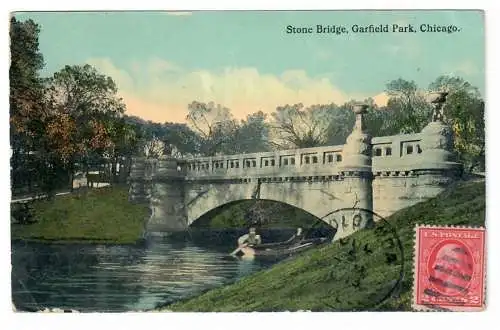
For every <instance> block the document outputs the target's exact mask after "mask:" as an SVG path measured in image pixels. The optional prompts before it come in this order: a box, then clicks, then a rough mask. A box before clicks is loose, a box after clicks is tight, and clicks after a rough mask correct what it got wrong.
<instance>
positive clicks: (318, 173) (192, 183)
mask: <svg viewBox="0 0 500 330" xmlns="http://www.w3.org/2000/svg"><path fill="white" fill-rule="evenodd" d="M443 99H444V97H443V94H442V93H436V94H432V95H431V99H430V102H431V103H432V104H433V106H434V115H433V119H432V121H431V122H430V123H429V124H428V125H427V126H426V127H425V128H424V129H423V130H422V132H421V133H418V134H406V135H394V136H383V137H374V138H372V137H371V136H370V135H369V134H368V132H366V130H365V123H364V114H365V113H366V112H367V107H366V106H365V105H358V106H355V107H354V112H355V114H356V121H355V124H354V128H353V130H352V133H351V134H350V135H349V136H348V138H347V141H346V144H345V145H338V146H325V147H317V148H304V149H295V150H280V151H274V152H262V153H249V154H240V155H223V156H214V157H198V158H191V159H174V158H171V157H163V158H160V159H144V158H136V159H134V161H133V164H132V169H131V174H130V178H129V181H130V193H129V198H130V201H131V202H145V203H149V205H150V209H151V216H150V219H149V222H148V224H147V230H148V231H149V232H171V231H181V230H186V229H187V228H188V226H190V225H191V224H192V223H193V222H194V221H196V220H197V219H199V218H200V217H201V216H202V215H204V214H205V213H207V212H209V211H211V210H214V209H216V208H219V207H223V206H225V205H226V204H228V203H233V202H238V201H241V200H248V199H266V200H273V201H277V202H281V203H286V204H289V205H291V206H294V207H298V208H300V209H302V210H304V211H306V212H309V213H311V214H312V215H314V216H316V217H318V218H319V219H322V220H323V221H325V222H327V223H329V224H330V225H332V226H334V227H336V228H337V234H336V235H335V239H338V238H341V237H345V236H347V235H350V234H351V233H352V232H354V231H356V230H358V229H360V228H363V227H365V226H367V225H368V224H369V223H370V221H372V220H373V219H370V218H368V217H367V216H366V214H367V212H361V213H360V212H359V210H356V209H354V210H347V211H345V212H344V215H343V216H342V224H341V225H339V220H340V219H338V217H339V216H338V214H336V217H337V219H334V218H333V216H331V215H330V214H331V213H332V212H333V211H335V210H338V209H342V208H353V207H354V208H361V209H368V210H373V211H374V212H375V213H376V214H378V215H380V216H383V217H386V216H389V215H391V214H393V213H394V212H396V211H398V210H400V209H402V208H405V207H408V206H411V205H414V204H416V203H418V202H421V201H423V200H426V199H428V198H431V197H434V196H436V195H437V194H439V193H440V192H441V191H443V190H444V189H445V188H446V187H447V186H449V185H450V184H451V183H453V182H454V181H456V180H457V177H458V176H459V175H460V173H461V171H462V165H461V164H459V163H457V162H456V161H455V155H454V153H453V134H452V130H451V129H450V127H449V126H447V125H446V124H445V123H444V122H443V115H442V113H441V111H442V106H443ZM363 217H364V218H363ZM375 220H376V219H375Z"/></svg>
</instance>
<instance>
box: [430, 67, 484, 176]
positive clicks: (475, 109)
mask: <svg viewBox="0 0 500 330" xmlns="http://www.w3.org/2000/svg"><path fill="white" fill-rule="evenodd" d="M429 89H430V90H442V91H446V92H448V93H449V94H448V97H447V101H446V104H445V106H444V114H445V118H446V120H447V121H448V122H449V124H450V125H451V126H452V128H453V130H454V134H455V150H456V151H457V152H458V155H459V157H460V160H461V161H462V162H463V163H464V164H465V165H466V168H467V170H468V171H470V172H472V171H473V170H474V169H475V168H477V167H479V168H481V169H483V170H484V166H485V132H484V126H485V123H484V101H483V99H482V97H481V94H480V92H479V90H478V89H477V88H476V87H474V86H472V85H471V84H470V83H469V82H467V81H465V80H464V79H462V78H460V77H450V76H440V77H438V78H437V79H436V80H435V81H434V82H432V83H431V84H430V85H429Z"/></svg>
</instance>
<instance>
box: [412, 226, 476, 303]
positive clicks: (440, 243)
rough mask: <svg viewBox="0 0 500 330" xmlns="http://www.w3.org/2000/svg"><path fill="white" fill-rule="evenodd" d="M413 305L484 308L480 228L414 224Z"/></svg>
mask: <svg viewBox="0 0 500 330" xmlns="http://www.w3.org/2000/svg"><path fill="white" fill-rule="evenodd" d="M414 280H415V282H414V295H413V307H414V308H415V309H418V310H449V311H478V310H482V309H483V308H484V301H485V296H484V292H485V290H484V287H485V230H484V228H460V227H432V226H417V227H416V241H415V273H414Z"/></svg>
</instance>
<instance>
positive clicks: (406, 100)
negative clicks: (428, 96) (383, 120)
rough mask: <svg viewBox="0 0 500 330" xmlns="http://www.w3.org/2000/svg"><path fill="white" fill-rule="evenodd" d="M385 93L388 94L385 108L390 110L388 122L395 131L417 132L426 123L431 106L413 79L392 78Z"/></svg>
mask: <svg viewBox="0 0 500 330" xmlns="http://www.w3.org/2000/svg"><path fill="white" fill-rule="evenodd" d="M386 93H387V94H388V95H389V100H388V102H387V110H388V111H390V112H391V116H390V117H389V118H388V119H389V120H390V122H389V124H390V125H391V126H393V127H394V128H395V129H397V130H398V131H397V133H404V134H406V133H418V132H420V131H421V130H422V129H423V128H424V127H425V125H427V123H428V122H429V119H430V116H431V113H432V108H431V107H430V105H429V104H428V103H427V102H426V101H425V94H424V93H423V92H421V91H420V90H419V89H418V88H417V85H416V84H415V82H414V81H407V80H404V79H401V78H399V79H397V80H393V81H391V82H389V83H388V84H387V86H386ZM391 118H392V120H391Z"/></svg>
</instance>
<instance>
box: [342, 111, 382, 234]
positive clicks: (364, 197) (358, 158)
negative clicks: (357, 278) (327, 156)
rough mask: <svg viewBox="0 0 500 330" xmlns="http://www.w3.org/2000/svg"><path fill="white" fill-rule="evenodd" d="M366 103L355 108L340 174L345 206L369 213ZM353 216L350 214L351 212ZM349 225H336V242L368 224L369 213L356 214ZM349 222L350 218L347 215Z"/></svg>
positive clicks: (370, 177) (370, 188) (368, 139)
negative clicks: (344, 187) (345, 189)
mask: <svg viewBox="0 0 500 330" xmlns="http://www.w3.org/2000/svg"><path fill="white" fill-rule="evenodd" d="M367 109H368V106H367V105H365V104H358V105H355V106H354V108H353V110H354V113H355V114H356V122H355V124H354V128H353V130H352V133H351V134H350V135H349V136H348V137H347V141H346V144H345V145H344V148H343V150H342V159H343V160H342V165H341V168H340V171H341V174H342V176H343V177H344V181H345V186H346V187H347V191H346V193H345V195H344V198H345V200H346V207H353V208H363V209H368V210H370V211H371V210H372V208H373V197H372V152H371V136H370V134H368V132H366V127H365V122H364V115H365V114H366V113H367V112H368V111H367ZM351 213H352V212H351ZM359 215H360V216H361V220H359V217H358V218H357V221H356V224H353V225H352V226H351V225H349V226H339V228H338V229H337V230H338V231H337V234H336V235H335V240H336V239H339V238H342V237H345V236H348V235H350V234H352V233H353V232H354V231H356V230H359V229H361V228H364V227H366V226H368V225H370V224H371V223H372V221H373V218H372V217H371V214H369V212H359ZM349 219H352V216H349Z"/></svg>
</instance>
